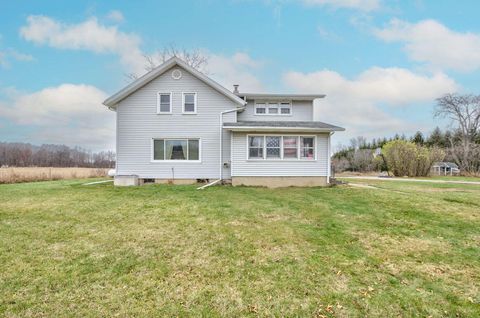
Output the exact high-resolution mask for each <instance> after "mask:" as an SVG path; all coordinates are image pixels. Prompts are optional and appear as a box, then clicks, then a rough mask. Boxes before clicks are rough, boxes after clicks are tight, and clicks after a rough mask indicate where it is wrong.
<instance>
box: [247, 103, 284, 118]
mask: <svg viewBox="0 0 480 318" xmlns="http://www.w3.org/2000/svg"><path fill="white" fill-rule="evenodd" d="M291 114H292V103H291V102H256V103H255V115H272V116H289V115H291Z"/></svg>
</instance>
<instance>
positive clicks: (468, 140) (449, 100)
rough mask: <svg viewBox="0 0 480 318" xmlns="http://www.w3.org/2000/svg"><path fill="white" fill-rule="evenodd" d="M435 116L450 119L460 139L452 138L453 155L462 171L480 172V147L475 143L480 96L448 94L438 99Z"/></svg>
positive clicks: (478, 124)
mask: <svg viewBox="0 0 480 318" xmlns="http://www.w3.org/2000/svg"><path fill="white" fill-rule="evenodd" d="M435 116H436V117H440V118H448V119H450V120H451V124H452V125H454V126H455V127H454V129H455V131H456V133H457V134H458V136H459V137H460V138H459V139H460V142H455V140H454V138H453V137H450V138H449V139H450V140H449V142H450V146H451V150H452V152H451V154H452V157H453V158H454V160H455V161H456V162H457V164H458V165H459V166H460V169H462V170H465V171H467V172H469V173H478V172H480V158H479V157H480V145H478V144H476V143H475V139H476V138H477V136H478V134H479V133H480V132H479V129H480V95H459V94H447V95H445V96H443V97H441V98H438V99H437V106H436V108H435Z"/></svg>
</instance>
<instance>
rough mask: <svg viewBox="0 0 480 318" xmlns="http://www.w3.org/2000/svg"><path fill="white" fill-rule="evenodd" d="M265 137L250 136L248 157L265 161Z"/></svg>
mask: <svg viewBox="0 0 480 318" xmlns="http://www.w3.org/2000/svg"><path fill="white" fill-rule="evenodd" d="M263 139H264V137H263V136H250V137H249V138H248V157H249V158H252V159H263Z"/></svg>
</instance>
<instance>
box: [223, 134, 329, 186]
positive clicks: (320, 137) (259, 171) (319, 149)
mask: <svg viewBox="0 0 480 318" xmlns="http://www.w3.org/2000/svg"><path fill="white" fill-rule="evenodd" d="M273 135H274V134H271V135H265V136H273ZM300 135H303V136H307V134H283V133H282V134H279V136H283V141H284V143H285V140H287V142H288V139H287V138H288V137H290V136H291V137H296V138H298V136H300ZM248 136H249V134H248V133H245V132H234V133H233V134H232V176H238V177H240V176H285V177H288V176H327V175H328V156H329V155H328V140H329V138H330V137H329V135H328V134H317V135H315V138H314V141H315V145H314V148H315V155H316V160H302V159H297V158H291V159H287V158H285V154H283V157H284V158H283V159H271V160H268V159H263V160H258V159H256V160H255V159H252V160H250V159H249V158H248ZM297 143H298V139H297ZM290 144H291V143H290ZM298 147H300V144H298ZM283 148H284V151H285V149H286V148H285V144H284V145H283ZM287 149H288V147H287Z"/></svg>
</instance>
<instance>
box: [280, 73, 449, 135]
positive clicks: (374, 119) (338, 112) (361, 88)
mask: <svg viewBox="0 0 480 318" xmlns="http://www.w3.org/2000/svg"><path fill="white" fill-rule="evenodd" d="M284 82H285V84H286V85H287V86H288V87H291V88H292V89H294V90H295V91H296V92H302V93H325V94H326V95H327V96H326V98H325V99H322V100H320V101H319V102H318V103H317V106H316V119H317V120H320V121H326V122H331V123H333V124H339V125H343V126H345V127H346V128H347V129H348V130H347V135H348V136H357V135H363V136H365V137H369V138H370V137H378V136H380V135H383V134H392V133H394V132H405V133H410V132H413V131H414V130H416V129H418V126H417V127H415V123H414V122H413V121H409V122H405V121H403V120H401V119H398V118H395V117H394V116H392V115H391V114H390V113H389V112H387V111H384V110H382V108H381V107H380V106H396V107H399V106H408V105H411V104H413V103H418V102H431V101H433V100H434V99H435V98H436V97H439V96H441V95H442V94H445V93H448V92H453V91H456V90H457V89H458V87H457V84H456V83H455V82H454V81H453V80H452V79H451V78H449V77H448V76H446V75H444V74H442V73H437V74H434V75H431V76H424V75H419V74H415V73H413V72H411V71H409V70H406V69H401V68H380V67H373V68H370V69H368V70H366V71H365V72H363V73H361V74H360V75H359V76H357V77H356V78H354V79H352V80H350V79H347V78H345V77H343V76H342V75H340V74H339V73H337V72H334V71H330V70H323V71H318V72H313V73H299V72H289V73H286V74H285V76H284Z"/></svg>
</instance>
